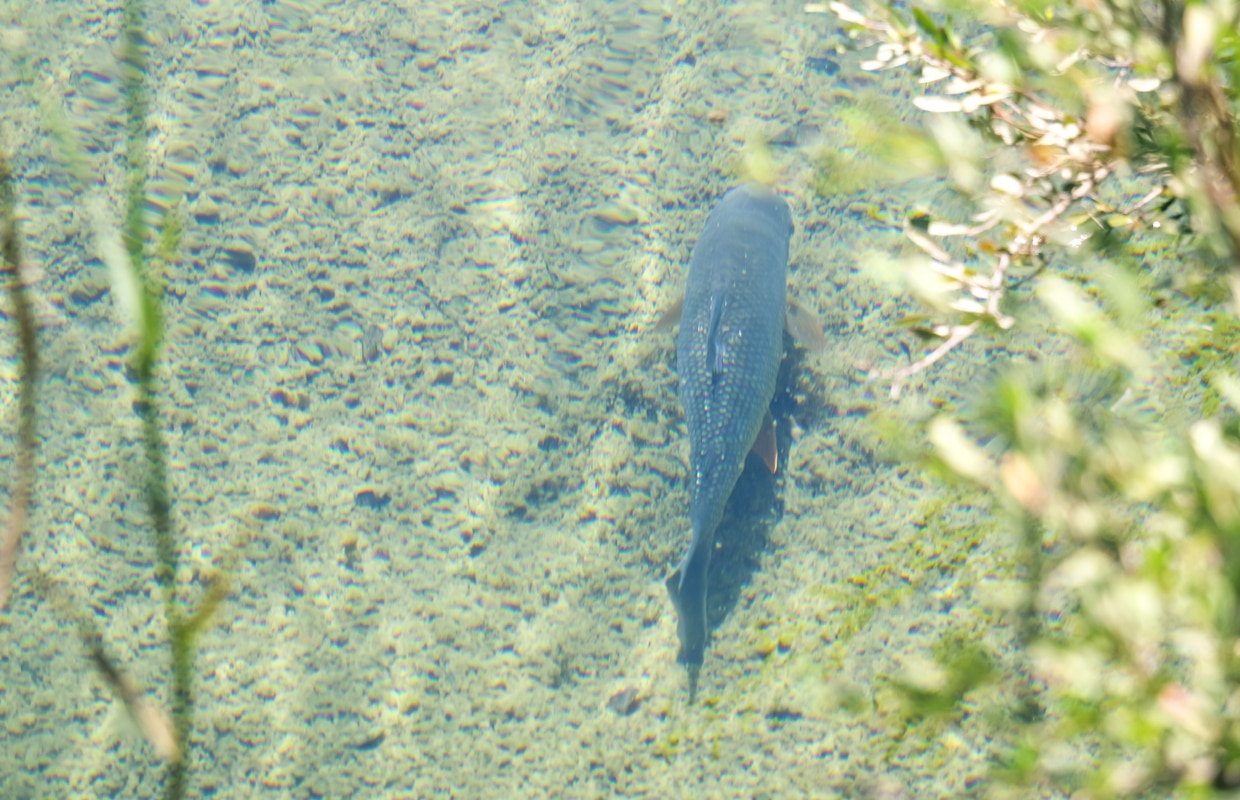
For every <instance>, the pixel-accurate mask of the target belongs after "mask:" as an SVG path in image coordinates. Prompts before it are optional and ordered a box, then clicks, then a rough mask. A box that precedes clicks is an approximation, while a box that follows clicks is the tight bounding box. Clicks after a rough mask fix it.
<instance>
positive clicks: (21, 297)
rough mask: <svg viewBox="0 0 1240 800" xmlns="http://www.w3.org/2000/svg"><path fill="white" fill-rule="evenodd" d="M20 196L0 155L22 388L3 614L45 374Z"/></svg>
mask: <svg viewBox="0 0 1240 800" xmlns="http://www.w3.org/2000/svg"><path fill="white" fill-rule="evenodd" d="M16 206H17V193H16V192H14V191H13V175H12V173H11V172H10V170H9V162H8V158H7V156H5V154H4V153H3V152H0V262H2V263H3V268H4V271H5V273H6V274H7V275H8V279H9V298H10V299H11V300H12V303H13V320H14V324H15V325H16V327H17V363H18V369H19V370H20V379H19V380H20V384H19V389H18V401H17V456H16V459H15V462H14V463H15V469H16V475H15V477H14V481H13V507H12V510H11V511H10V512H9V524H8V526H7V527H6V528H5V530H4V532H3V534H2V536H3V538H2V539H0V609H2V608H4V606H5V605H6V603H7V602H8V599H9V594H10V593H11V592H12V590H13V582H14V579H15V576H16V572H17V554H18V551H19V550H20V549H21V540H22V534H23V533H25V530H26V520H27V518H28V517H29V511H30V497H31V495H32V494H33V492H34V449H35V402H34V399H35V380H36V379H37V377H38V374H39V352H38V347H37V343H36V341H35V324H34V315H33V314H32V313H31V310H30V303H29V301H28V299H27V297H26V284H25V281H24V278H23V276H22V268H21V253H20V248H19V247H18V242H17V215H16Z"/></svg>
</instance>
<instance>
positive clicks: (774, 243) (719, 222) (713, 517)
mask: <svg viewBox="0 0 1240 800" xmlns="http://www.w3.org/2000/svg"><path fill="white" fill-rule="evenodd" d="M792 232H793V225H792V213H791V212H790V211H789V209H788V204H787V203H786V202H784V200H783V199H782V198H781V197H780V196H779V195H778V194H776V193H775V192H774V191H772V190H771V189H769V188H767V187H765V186H763V185H760V184H756V183H747V184H742V185H740V186H737V187H735V188H733V189H731V190H730V191H729V192H728V193H727V194H725V195H724V197H723V199H722V200H720V201H719V203H718V204H717V205H716V206H715V207H714V208H713V209H712V210H711V212H710V214H709V215H708V216H707V218H706V224H705V226H704V227H703V230H702V234H701V236H700V237H699V238H698V241H697V244H696V245H695V246H694V248H693V254H692V256H691V257H690V261H689V274H688V277H687V279H686V282H685V292H684V300H683V301H682V303H681V304H680V308H679V321H680V331H679V333H678V334H677V336H676V372H677V377H678V381H679V395H680V402H681V405H682V406H683V407H684V412H685V421H686V426H687V427H688V430H689V477H690V484H689V497H690V501H689V517H690V521H691V524H692V528H693V538H692V540H691V542H690V544H689V549H688V551H687V552H686V554H685V556H684V558H683V559H682V560H681V561H680V563H679V564H678V565H677V567H676V569H675V571H674V572H673V573H672V574H671V576H669V577H668V579H667V583H666V586H667V590H668V594H669V595H670V596H671V600H672V604H673V606H674V607H675V609H676V614H677V635H678V638H679V639H680V649H679V652H678V654H677V656H676V660H677V661H678V662H679V663H681V664H683V665H685V667H686V669H687V671H688V676H689V697H690V702H692V701H693V697H694V696H695V694H696V692H697V683H698V676H699V674H700V671H701V667H702V662H703V660H704V657H705V652H706V644H707V640H708V637H709V631H708V629H707V619H706V591H707V571H708V569H709V567H710V558H711V552H712V551H713V550H714V548H715V530H716V528H718V527H719V522H720V520H722V518H723V512H724V507H725V506H726V505H727V501H728V497H729V496H730V495H731V494H732V490H733V488H735V486H736V482H737V479H738V478H740V475H741V472H742V471H743V470H744V467H745V458H746V456H747V455H748V453H749V451H750V450H751V449H757V450H758V451H759V455H762V457H763V460H764V461H765V462H766V463H767V466H768V468H770V469H771V471H772V472H774V471H775V469H776V468H777V462H776V455H775V437H774V429H773V427H772V425H771V416H770V410H769V409H770V403H771V398H772V397H773V396H774V394H775V388H776V378H777V376H778V373H779V362H780V359H781V357H782V355H783V333H784V327H785V324H786V323H787V321H788V320H787V318H788V308H789V306H788V301H787V269H788V246H789V242H790V240H791V238H792ZM674 313H675V311H673V314H674ZM663 324H664V325H665V326H666V323H663ZM673 324H674V323H673ZM820 335H821V334H820ZM755 445H756V446H757V447H756V448H755Z"/></svg>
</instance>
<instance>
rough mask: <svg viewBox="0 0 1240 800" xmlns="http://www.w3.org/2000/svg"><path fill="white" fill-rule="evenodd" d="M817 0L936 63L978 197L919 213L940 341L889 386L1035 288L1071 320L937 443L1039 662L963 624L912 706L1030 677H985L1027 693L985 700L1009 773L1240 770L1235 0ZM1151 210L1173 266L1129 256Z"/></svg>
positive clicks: (1023, 778) (1029, 652) (917, 676)
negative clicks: (1050, 353)
mask: <svg viewBox="0 0 1240 800" xmlns="http://www.w3.org/2000/svg"><path fill="white" fill-rule="evenodd" d="M810 10H822V11H828V10H829V11H831V12H833V13H835V14H836V16H837V17H838V18H839V19H840V20H841V22H842V23H843V24H844V26H845V28H846V30H847V31H848V33H849V35H850V36H851V37H852V38H853V39H854V41H855V42H856V44H857V46H858V47H859V48H862V49H864V52H865V54H866V56H865V60H864V61H863V63H862V68H863V69H869V70H893V69H894V70H913V71H915V72H916V73H917V75H918V79H919V82H920V83H921V84H922V85H923V87H924V90H925V93H924V94H920V95H917V96H915V97H914V99H913V103H914V105H916V106H917V107H918V108H920V109H921V110H922V111H924V112H926V115H927V116H926V128H927V130H928V132H929V134H930V136H929V138H930V140H931V141H932V142H933V143H934V146H933V148H932V150H933V155H934V160H935V161H936V163H937V165H938V169H939V170H940V172H941V174H943V175H945V176H946V177H947V178H948V179H949V181H950V182H951V184H952V186H953V188H954V190H955V192H957V193H958V194H959V195H960V196H961V197H962V198H964V199H965V200H966V201H967V204H968V206H969V208H971V209H972V211H971V213H969V214H966V215H965V216H964V217H963V218H960V219H934V218H930V217H928V216H925V215H922V216H919V217H918V218H916V219H910V221H909V223H908V224H907V225H906V228H905V232H906V234H907V236H908V238H909V240H910V241H911V242H912V243H913V244H915V245H916V246H917V249H918V250H919V251H920V252H919V253H917V254H916V255H914V256H913V257H910V258H906V259H904V260H903V261H902V262H901V263H900V267H901V269H902V271H903V277H904V284H903V285H904V286H905V288H906V289H907V290H908V291H909V292H910V293H911V294H913V295H914V296H915V297H917V298H918V299H920V300H921V301H922V302H923V305H924V306H925V307H926V310H925V311H924V312H923V313H919V314H916V315H910V319H911V322H910V323H909V327H911V328H913V329H914V332H915V333H916V334H917V335H919V336H920V337H922V339H923V341H924V342H925V343H926V344H925V345H924V346H929V347H930V348H932V349H930V350H928V351H925V355H924V356H923V357H922V358H921V359H920V360H918V361H917V362H915V363H914V364H912V365H910V366H909V367H906V368H904V369H901V370H896V371H894V372H892V373H889V374H886V375H885V376H883V377H886V378H888V379H889V380H891V381H892V382H893V384H894V391H896V392H898V391H899V390H900V388H901V386H903V385H904V384H906V383H907V382H909V381H912V380H914V379H915V378H916V376H917V375H918V373H920V372H922V371H924V370H927V369H931V368H933V366H934V365H935V364H937V363H938V362H940V361H941V360H942V359H943V358H944V357H948V355H949V353H950V352H951V351H952V350H953V349H954V348H955V347H957V346H958V345H959V344H961V343H962V342H964V341H965V340H967V339H968V338H969V337H972V336H976V335H988V336H1003V335H1004V334H1003V333H1002V332H1003V331H1005V330H1007V329H1008V328H1010V327H1012V326H1013V325H1019V324H1020V322H1021V320H1022V315H1026V314H1029V313H1032V312H1033V311H1036V310H1038V309H1039V308H1040V309H1041V310H1040V311H1038V313H1042V312H1045V313H1046V316H1047V317H1048V318H1049V319H1050V320H1051V321H1052V323H1053V325H1054V327H1055V328H1056V329H1058V330H1059V331H1060V332H1061V333H1062V334H1064V335H1065V336H1067V337H1068V338H1069V339H1070V340H1071V341H1072V342H1074V343H1075V348H1074V350H1073V351H1072V352H1071V353H1070V354H1069V355H1067V356H1066V357H1063V358H1042V359H1038V360H1036V361H1027V362H1026V361H1021V360H1013V361H1012V362H1010V363H1007V364H996V365H994V374H995V377H994V379H993V382H992V383H991V385H990V387H989V391H987V392H985V393H984V396H983V398H982V399H981V400H979V401H978V403H977V405H976V407H975V408H973V409H970V410H969V411H968V413H967V414H962V413H961V412H956V411H953V412H952V414H940V415H939V416H937V417H935V418H934V419H932V420H930V421H929V422H928V423H927V427H926V430H925V433H926V438H927V440H928V444H927V447H926V449H925V451H924V456H923V457H924V460H925V462H926V463H927V465H928V466H930V467H931V469H932V471H934V472H937V473H938V474H940V475H944V476H949V477H950V478H951V479H952V480H954V481H955V482H957V483H959V484H960V485H962V486H963V487H965V490H967V487H973V490H975V491H977V492H981V493H983V494H985V495H986V496H988V497H989V498H990V499H991V500H992V502H993V507H994V509H995V515H994V521H995V529H996V532H1006V533H1007V534H1009V535H1010V542H1011V544H1010V547H1011V549H1012V551H1013V552H1014V553H1017V554H1018V557H1017V559H1016V562H1017V564H1018V572H1019V578H1020V585H1021V586H1022V587H1023V588H1022V590H1021V594H1022V597H1021V598H1020V599H1019V600H1017V601H1016V602H1013V603H1012V604H1011V609H1010V610H1011V612H1012V614H1013V615H1014V617H1015V627H1016V630H1017V631H1018V640H1019V644H1020V648H1021V660H1022V662H1023V667H1021V668H1019V669H1018V670H1017V671H1018V673H1020V674H1001V672H1000V662H998V661H996V660H995V659H994V658H992V656H991V655H990V654H989V653H988V652H987V651H986V650H985V649H984V648H983V646H982V645H981V644H980V643H979V642H975V641H971V640H970V638H969V632H968V631H955V632H953V633H952V634H951V635H950V636H949V637H948V638H945V639H944V640H943V641H942V642H941V644H940V647H939V648H938V649H937V651H936V652H935V653H934V654H933V659H932V660H927V663H926V664H923V665H920V667H919V668H918V669H916V670H910V672H909V674H908V675H907V676H905V677H903V678H901V679H900V681H899V685H900V687H901V689H902V691H903V693H904V696H905V698H906V702H907V705H908V709H909V712H910V713H911V714H913V715H917V716H926V715H930V716H933V715H941V714H946V713H950V712H953V711H954V710H955V709H956V708H958V706H959V705H960V704H961V703H962V702H967V698H968V697H969V696H970V693H972V692H975V690H976V689H977V688H978V687H980V686H982V685H984V684H996V683H997V684H1000V685H1003V686H1007V687H1010V688H1012V689H1014V691H1012V692H1010V693H1008V694H1007V695H1003V694H998V695H997V694H996V693H995V692H988V693H986V694H985V697H987V698H990V699H991V700H992V701H993V698H995V697H996V696H1007V697H1009V698H1010V699H1009V700H1006V701H1002V702H1006V703H1007V704H1008V705H1009V706H1010V708H1009V709H1008V711H1010V712H1011V713H1010V714H1007V715H1003V714H1000V715H991V716H989V717H988V719H991V720H1001V721H1000V722H993V724H994V725H995V729H996V731H995V732H996V735H995V742H996V753H995V756H996V762H997V764H998V766H997V768H996V777H997V778H999V779H1000V780H998V781H996V782H995V785H994V786H993V787H992V793H993V794H995V795H997V796H1023V795H1022V793H1028V792H1030V791H1033V790H1032V789H1031V788H1030V787H1032V786H1039V787H1040V789H1039V791H1050V792H1053V793H1064V794H1071V795H1072V796H1074V797H1117V796H1144V795H1151V794H1162V793H1165V792H1167V791H1172V790H1173V791H1176V792H1179V793H1185V794H1189V795H1194V796H1210V795H1212V794H1214V793H1215V792H1219V791H1228V790H1231V789H1234V788H1236V787H1238V786H1240V621H1238V620H1237V617H1236V607H1237V598H1238V597H1240V379H1238V378H1237V377H1236V374H1235V363H1236V361H1235V356H1236V354H1237V351H1238V350H1240V338H1237V337H1238V336H1240V320H1237V317H1236V308H1237V302H1240V298H1238V297H1237V287H1238V286H1240V281H1238V280H1237V279H1236V278H1235V277H1233V276H1234V275H1235V274H1236V269H1237V267H1238V266H1240V138H1238V136H1237V118H1238V116H1240V33H1238V31H1240V4H1237V3H1236V2H1234V0H1205V2H1197V3H1182V2H1171V1H1167V2H1128V1H1126V0H1111V1H1108V0H1103V1H1102V2H1085V1H1083V0H1082V1H1081V2H1060V3H1052V4H1049V5H1048V4H1044V3H1033V2H1024V1H1023V0H1018V2H1007V3H1005V2H981V1H980V0H951V1H950V2H945V3H942V4H939V5H934V6H920V7H912V8H909V7H906V6H896V5H879V4H871V5H869V6H866V7H864V8H856V7H851V6H848V5H845V4H842V3H829V4H825V5H821V6H818V5H812V6H811V7H810ZM904 135H905V134H904V133H903V132H900V133H899V134H898V136H904ZM891 149H892V148H887V152H890V151H891ZM882 151H883V148H881V147H880V148H876V152H882ZM918 158H919V159H920V158H923V156H922V155H920V154H919V155H918ZM1153 233H1157V234H1159V235H1161V236H1163V237H1165V238H1166V239H1170V240H1173V241H1171V242H1169V243H1168V245H1167V247H1168V249H1167V250H1166V253H1165V255H1164V256H1163V260H1162V261H1161V262H1157V263H1154V262H1151V263H1144V262H1143V261H1142V260H1141V259H1140V258H1133V257H1131V256H1129V255H1127V254H1126V246H1125V243H1126V241H1127V240H1128V239H1129V238H1130V237H1133V236H1148V235H1150V234H1153ZM1184 254H1189V255H1193V256H1194V257H1193V258H1184V259H1183V262H1181V261H1180V259H1179V258H1178V256H1179V255H1184ZM1085 257H1088V258H1089V260H1090V262H1091V263H1092V264H1093V265H1094V266H1093V267H1092V268H1091V269H1090V270H1084V269H1082V267H1081V264H1082V263H1083V261H1084V260H1085ZM1099 258H1101V259H1102V266H1101V267H1099V266H1097V264H1098V259H1099ZM1018 285H1019V286H1020V287H1021V288H1022V289H1025V288H1029V289H1032V292H1024V293H1023V294H1024V295H1026V296H1027V295H1031V296H1032V297H1033V298H1036V301H1037V302H1036V304H1030V303H1028V302H1022V303H1020V304H1018V303H1015V302H1013V298H1012V296H1011V293H1012V292H1014V291H1015V289H1016V287H1017V286H1018ZM1168 307H1192V308H1195V309H1198V310H1199V312H1200V313H1199V314H1198V315H1197V317H1196V319H1197V320H1204V323H1202V322H1200V321H1198V322H1196V323H1195V324H1194V326H1193V328H1192V330H1190V331H1184V330H1180V329H1178V327H1177V326H1181V325H1182V324H1183V318H1182V317H1179V316H1177V315H1176V314H1174V313H1168V312H1167V308H1168ZM1168 342H1171V344H1170V345H1168V344H1167V343H1168ZM1167 347H1169V348H1170V351H1171V352H1172V353H1174V354H1175V356H1177V357H1175V358H1170V359H1168V358H1162V359H1160V358H1159V357H1158V353H1157V352H1155V351H1157V350H1158V349H1159V348H1167ZM1175 387H1188V389H1187V390H1181V393H1180V394H1179V395H1178V396H1172V395H1176V391H1177V390H1176V388H1175ZM1185 391H1186V392H1187V396H1186V395H1185ZM1173 404H1178V406H1179V407H1183V406H1187V407H1188V409H1189V410H1188V411H1180V412H1178V413H1172V412H1170V411H1166V412H1165V413H1164V411H1163V410H1165V409H1170V408H1172V407H1173ZM1005 787H1006V788H1005Z"/></svg>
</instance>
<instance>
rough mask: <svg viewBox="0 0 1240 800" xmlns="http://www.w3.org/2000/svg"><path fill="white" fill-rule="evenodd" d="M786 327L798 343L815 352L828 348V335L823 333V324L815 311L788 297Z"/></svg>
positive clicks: (785, 316) (785, 317) (785, 315)
mask: <svg viewBox="0 0 1240 800" xmlns="http://www.w3.org/2000/svg"><path fill="white" fill-rule="evenodd" d="M784 327H785V328H787V329H788V333H790V334H792V338H793V339H795V340H796V342H797V344H799V345H801V346H802V347H804V348H805V349H806V350H809V351H810V352H813V353H821V352H822V351H823V350H826V349H827V337H826V336H823V334H822V325H821V324H820V323H819V322H818V318H817V317H815V316H814V313H813V312H812V311H810V310H809V309H807V308H805V306H803V305H801V304H800V303H798V302H797V301H796V300H793V299H792V298H791V297H789V298H788V311H787V313H785V314H784Z"/></svg>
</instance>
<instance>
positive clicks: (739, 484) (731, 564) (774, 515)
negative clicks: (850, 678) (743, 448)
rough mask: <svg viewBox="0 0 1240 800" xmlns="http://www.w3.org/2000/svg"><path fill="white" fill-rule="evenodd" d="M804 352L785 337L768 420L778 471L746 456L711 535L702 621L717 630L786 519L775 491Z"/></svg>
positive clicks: (789, 440)
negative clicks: (711, 551)
mask: <svg viewBox="0 0 1240 800" xmlns="http://www.w3.org/2000/svg"><path fill="white" fill-rule="evenodd" d="M805 355H806V353H805V351H804V350H803V349H801V348H799V347H795V346H794V342H793V340H792V337H791V336H790V335H788V334H787V333H785V334H784V357H783V360H782V361H781V362H780V365H779V378H778V379H777V382H776V388H775V396H774V398H773V399H772V400H771V418H772V419H774V420H775V436H776V449H777V451H778V453H779V463H780V465H781V466H780V468H779V471H778V472H777V473H775V474H774V475H772V474H771V471H770V470H769V469H767V466H766V464H765V463H763V461H762V459H761V458H760V457H759V456H758V455H757V454H755V453H752V452H751V453H750V454H749V455H748V456H747V457H746V459H745V469H744V471H743V472H742V473H741V476H740V478H739V479H737V481H736V488H734V489H733V490H732V495H731V496H730V497H729V498H728V504H727V507H726V508H725V509H724V512H723V520H722V521H721V522H720V523H719V527H718V528H717V529H716V532H715V552H714V554H713V555H712V557H711V562H710V568H709V570H708V571H707V575H708V579H707V580H708V584H707V585H708V586H709V587H710V589H709V594H708V596H707V598H706V620H707V625H708V627H709V629H710V630H711V631H712V632H713V631H715V630H716V629H717V628H718V627H719V626H720V625H721V624H723V621H724V620H725V619H727V617H728V614H730V613H732V611H733V609H735V608H736V604H737V603H738V602H740V597H741V592H742V591H743V590H744V588H745V585H746V584H747V583H749V580H750V579H751V578H752V577H753V575H754V573H755V572H757V571H758V569H759V567H760V566H761V559H762V554H763V553H764V552H766V550H767V547H768V536H769V534H770V531H771V529H772V528H773V527H774V526H775V525H776V524H778V523H779V520H780V519H781V518H782V517H783V515H784V501H783V498H782V497H780V493H779V489H780V486H781V484H782V483H783V478H784V468H783V466H782V465H784V464H787V463H788V454H789V451H790V449H791V446H792V424H791V422H792V420H791V418H792V416H793V415H794V413H795V412H796V411H797V403H796V400H795V399H794V398H793V394H792V388H793V387H794V386H795V385H796V379H797V377H798V375H799V372H800V370H801V369H803V367H802V361H803V359H804V358H805Z"/></svg>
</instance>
